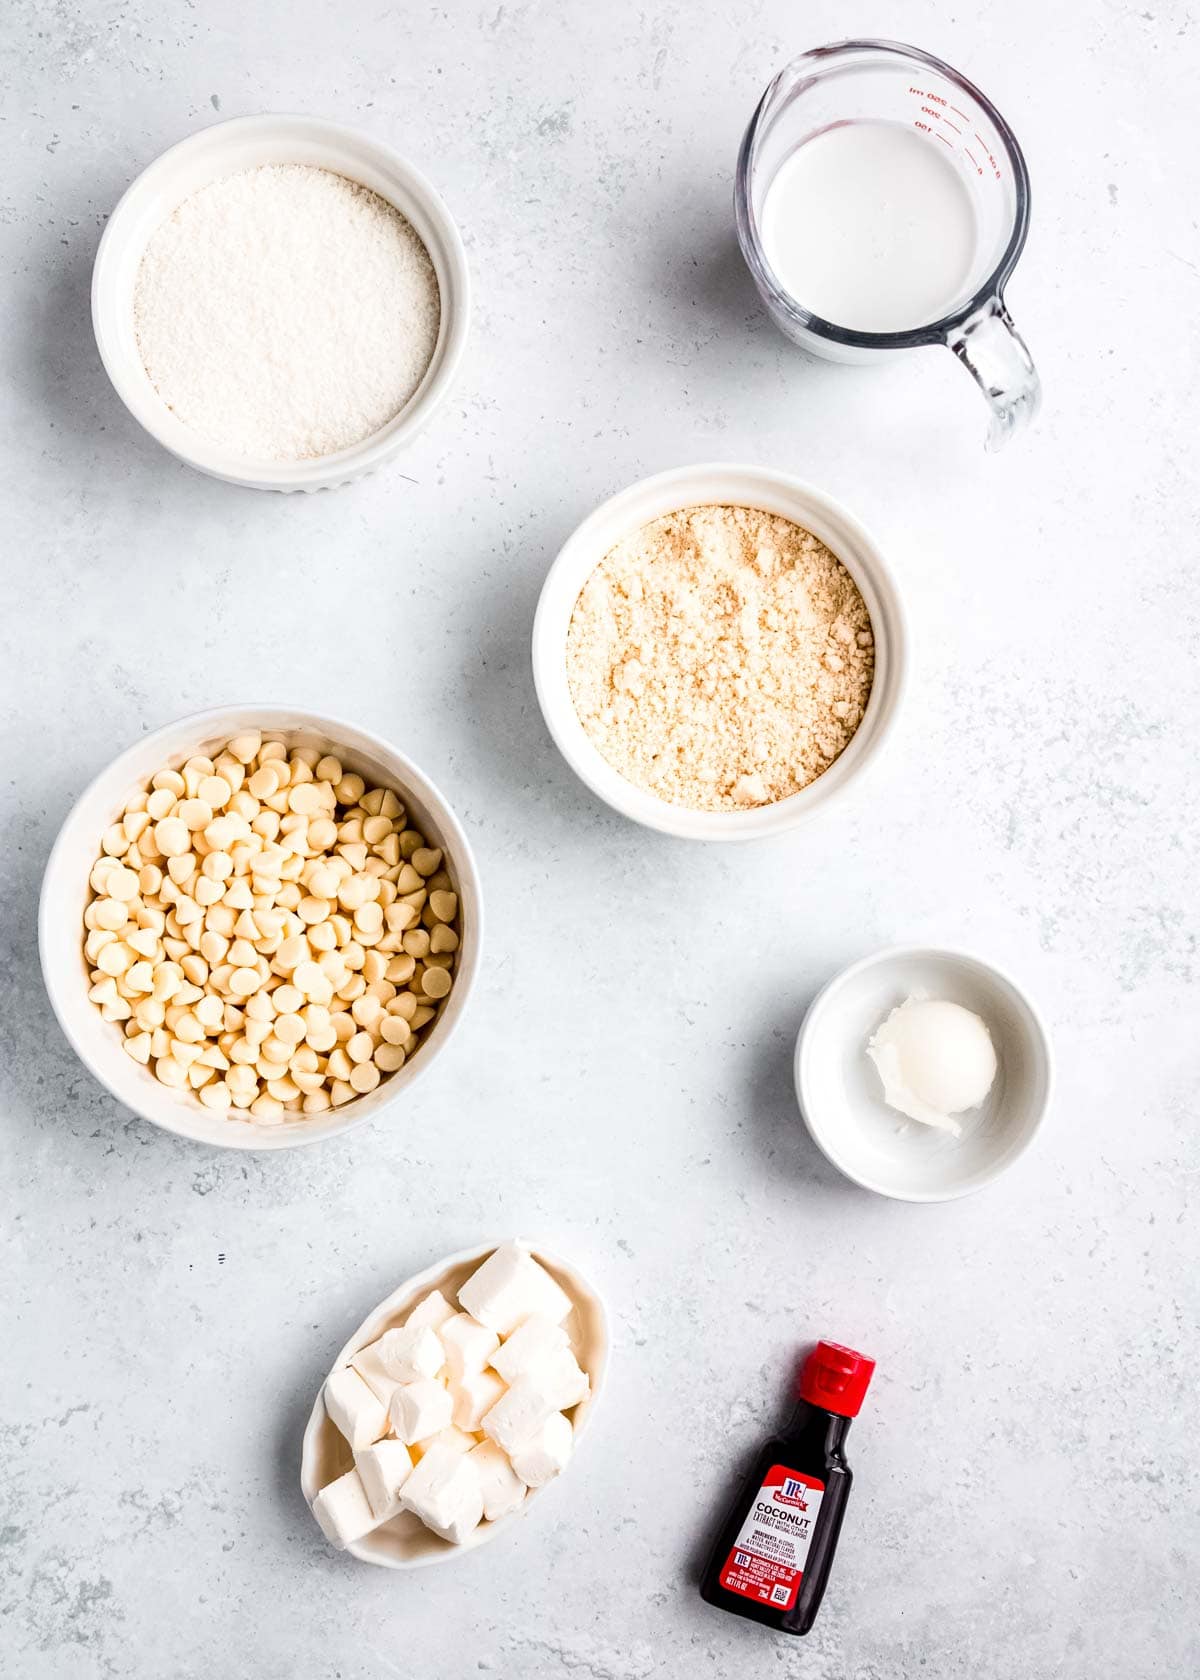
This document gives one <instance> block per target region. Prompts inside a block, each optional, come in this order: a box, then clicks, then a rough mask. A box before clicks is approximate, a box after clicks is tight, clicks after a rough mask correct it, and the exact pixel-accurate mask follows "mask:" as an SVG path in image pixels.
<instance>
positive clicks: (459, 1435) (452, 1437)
mask: <svg viewBox="0 0 1200 1680" xmlns="http://www.w3.org/2000/svg"><path fill="white" fill-rule="evenodd" d="M475 1444H476V1443H475V1437H474V1435H468V1434H467V1432H466V1430H465V1429H460V1428H459V1427H458V1425H457V1424H455V1423H448V1424H447V1425H446V1427H445V1429H439V1430H438V1432H437V1434H436V1435H433V1436H431V1437H430V1439H429V1440H428V1441H420V1442H418V1443H417V1445H416V1446H414V1448H413V1456H414V1461H415V1462H416V1463H418V1464H419V1463H420V1461H421V1458H422V1457H423V1456H424V1454H425V1453H427V1452H431V1451H432V1450H433V1448H434V1447H450V1448H452V1449H453V1450H454V1451H455V1452H456V1453H469V1452H470V1450H471V1448H472V1447H473V1446H474V1445H475Z"/></svg>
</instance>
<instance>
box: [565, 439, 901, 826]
mask: <svg viewBox="0 0 1200 1680" xmlns="http://www.w3.org/2000/svg"><path fill="white" fill-rule="evenodd" d="M904 665H905V626H904V615H903V611H902V608H901V605H900V600H899V597H898V594H897V591H896V588H895V585H894V583H893V581H892V578H891V574H890V571H889V570H888V567H887V564H886V562H885V560H884V558H883V556H882V554H881V552H880V550H879V547H878V545H877V544H876V543H875V541H874V540H873V539H872V538H871V537H870V535H869V534H868V533H867V532H866V531H865V530H864V529H863V527H862V526H861V525H860V524H859V523H858V521H857V520H856V519H854V518H853V517H852V516H851V515H850V514H849V513H848V512H847V511H846V509H845V508H843V507H841V506H840V505H839V504H838V503H837V502H835V501H834V500H833V499H832V498H831V497H829V496H826V495H825V494H824V493H823V492H821V491H819V490H815V489H813V488H812V487H811V486H810V485H806V484H804V483H802V482H801V481H800V480H798V479H794V478H791V477H790V476H788V475H787V474H784V473H778V472H773V471H770V470H768V469H765V468H761V467H746V466H727V465H719V464H718V465H700V466H693V467H682V468H678V469H676V470H674V471H671V472H666V473H660V474H659V475H658V476H657V477H654V478H649V479H645V480H643V481H642V482H640V483H638V484H635V485H632V486H631V487H630V488H629V489H627V490H624V491H622V492H621V493H620V494H619V495H617V496H614V497H613V498H612V499H611V500H610V501H607V502H605V503H604V504H603V505H602V506H601V507H599V508H597V510H596V511H595V512H594V513H593V514H591V515H590V517H589V518H588V519H586V520H585V521H584V523H583V524H582V525H581V526H580V527H579V528H578V529H577V530H576V531H575V533H574V534H573V535H572V536H571V537H570V539H569V540H568V542H567V543H566V545H565V547H564V548H563V549H562V551H561V552H560V554H559V555H558V558H557V559H556V560H555V562H554V565H553V566H552V567H551V570H550V573H549V575H548V577H547V579H546V582H545V585H544V586H543V589H542V594H541V599H540V601H539V604H538V611H537V618H536V621H535V625H534V635H533V667H534V678H535V682H536V685H537V691H538V699H539V701H540V704H541V707H542V712H543V715H544V716H545V719H546V723H547V726H548V727H549V729H550V733H551V734H552V736H553V737H554V740H555V742H556V744H557V745H558V747H559V749H560V751H561V752H562V754H563V756H564V757H565V758H566V760H567V763H568V764H569V765H570V766H571V768H572V769H573V770H574V771H575V772H576V774H577V775H578V776H579V777H580V778H581V779H582V780H583V781H584V782H585V783H586V784H587V786H588V787H590V788H591V789H592V791H593V792H594V793H596V794H598V795H599V796H600V797H601V798H602V799H604V800H606V801H607V803H608V804H610V805H612V806H613V807H614V808H615V809H616V810H618V811H620V812H621V813H622V814H623V815H625V816H627V817H631V818H633V819H634V821H636V822H640V823H644V824H645V825H647V826H648V827H650V828H656V829H659V830H661V831H662V832H664V833H667V834H673V835H677V836H679V837H681V838H685V839H699V840H746V839H753V838H756V837H760V836H764V835H768V834H776V833H779V832H780V831H781V830H783V829H787V828H791V827H793V826H795V825H796V824H797V823H799V822H802V821H804V820H806V819H807V818H808V817H809V816H810V815H812V814H813V813H814V812H815V811H817V810H818V809H820V808H821V807H823V806H824V805H826V804H827V803H828V802H829V800H830V799H831V798H832V797H833V796H834V795H836V794H837V793H838V792H840V791H841V790H843V789H844V788H846V787H848V786H849V785H851V784H852V783H853V782H854V781H855V780H856V779H857V778H858V776H859V775H860V774H861V773H862V771H863V770H864V769H865V768H866V767H867V766H868V765H869V764H870V763H871V762H872V761H873V760H874V759H875V758H876V757H877V755H878V753H879V751H880V748H881V747H882V745H883V743H884V740H885V738H886V736H887V735H888V733H889V732H890V729H891V726H892V723H893V721H894V719H895V716H896V712H897V708H898V706H899V702H900V697H901V691H902V688H903V681H904Z"/></svg>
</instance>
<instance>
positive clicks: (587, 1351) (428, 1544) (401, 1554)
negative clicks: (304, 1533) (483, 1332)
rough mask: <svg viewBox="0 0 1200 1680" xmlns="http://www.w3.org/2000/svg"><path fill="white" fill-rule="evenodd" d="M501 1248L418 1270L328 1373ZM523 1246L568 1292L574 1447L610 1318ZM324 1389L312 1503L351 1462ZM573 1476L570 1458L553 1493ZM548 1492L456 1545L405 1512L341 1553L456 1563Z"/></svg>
mask: <svg viewBox="0 0 1200 1680" xmlns="http://www.w3.org/2000/svg"><path fill="white" fill-rule="evenodd" d="M499 1246H500V1245H499V1244H498V1243H494V1242H491V1243H487V1244H485V1245H484V1246H483V1247H482V1248H471V1249H466V1250H464V1251H463V1252H462V1253H461V1254H452V1255H450V1256H449V1258H448V1259H445V1260H441V1261H439V1262H438V1264H437V1265H436V1266H430V1267H428V1268H427V1269H426V1270H425V1271H423V1272H419V1273H418V1274H417V1276H416V1277H412V1278H409V1280H408V1282H407V1283H402V1284H401V1285H400V1287H399V1288H398V1289H395V1290H393V1292H392V1293H391V1294H390V1295H389V1296H388V1298H387V1300H386V1301H381V1302H380V1303H379V1305H378V1306H377V1307H376V1308H375V1310H374V1312H372V1313H371V1314H370V1316H369V1317H368V1318H366V1319H365V1320H364V1321H363V1323H362V1324H360V1325H359V1327H358V1329H357V1330H356V1331H355V1332H354V1334H353V1336H351V1338H350V1340H349V1341H348V1342H347V1343H346V1345H345V1347H344V1348H343V1349H342V1351H341V1352H340V1353H339V1354H338V1356H337V1359H336V1360H335V1361H334V1365H333V1369H334V1370H335V1371H336V1370H340V1369H341V1367H342V1366H343V1365H347V1364H348V1363H349V1362H350V1360H351V1359H352V1358H353V1357H354V1355H355V1354H356V1353H357V1352H358V1351H359V1349H360V1348H364V1347H369V1346H370V1344H371V1343H372V1342H376V1341H378V1340H379V1338H380V1336H382V1335H383V1333H384V1331H385V1330H391V1329H395V1328H396V1327H397V1326H398V1325H400V1324H402V1323H403V1322H404V1320H405V1319H406V1318H407V1317H408V1315H409V1313H410V1312H411V1311H412V1309H413V1308H414V1307H415V1306H416V1304H417V1302H418V1301H420V1300H421V1299H422V1297H423V1296H425V1295H428V1294H429V1292H430V1291H431V1290H433V1289H440V1290H441V1291H442V1293H443V1295H445V1296H447V1297H448V1298H449V1299H450V1300H454V1299H455V1297H456V1296H457V1294H458V1291H459V1290H460V1289H461V1288H462V1286H463V1284H464V1283H465V1282H466V1281H467V1279H468V1278H469V1277H470V1275H471V1273H472V1272H473V1271H475V1269H476V1268H477V1267H478V1266H481V1265H482V1264H483V1262H484V1261H485V1260H486V1259H487V1258H488V1256H489V1255H491V1254H494V1253H495V1251H496V1249H497V1248H498V1247H499ZM526 1246H527V1247H528V1248H529V1249H530V1251H531V1253H532V1254H533V1257H534V1259H535V1260H537V1261H539V1262H540V1264H541V1265H543V1266H545V1268H546V1269H547V1271H548V1272H549V1273H550V1274H551V1276H552V1277H553V1278H554V1280H555V1282H556V1283H557V1284H559V1285H560V1287H561V1288H563V1289H565V1290H566V1292H567V1294H568V1295H569V1296H570V1297H571V1301H572V1304H573V1309H574V1310H573V1311H572V1313H571V1314H570V1316H569V1317H568V1319H567V1322H566V1329H567V1332H568V1334H569V1335H570V1337H571V1350H572V1352H573V1353H574V1355H575V1357H576V1359H577V1360H578V1361H579V1363H580V1365H582V1367H583V1369H584V1370H585V1371H586V1372H587V1374H588V1377H589V1378H590V1379H591V1385H592V1387H591V1393H590V1394H589V1395H588V1397H587V1399H586V1400H582V1401H580V1403H579V1404H578V1405H577V1406H574V1407H572V1408H571V1423H572V1426H573V1428H574V1431H575V1439H576V1441H578V1439H579V1437H580V1435H581V1434H582V1433H583V1431H584V1429H585V1428H586V1427H587V1426H588V1425H589V1424H590V1423H591V1421H592V1415H593V1413H594V1412H595V1410H596V1402H597V1401H598V1400H599V1398H600V1392H601V1390H602V1388H603V1387H604V1380H605V1377H606V1376H607V1374H608V1360H609V1351H610V1345H611V1344H610V1335H609V1327H608V1313H607V1310H606V1309H605V1305H604V1301H603V1299H602V1297H601V1296H600V1295H599V1294H598V1293H597V1291H596V1290H595V1288H594V1287H593V1286H592V1285H591V1284H590V1283H588V1282H587V1280H586V1279H585V1278H584V1277H583V1275H582V1274H581V1273H580V1272H579V1271H577V1270H576V1268H575V1267H574V1266H569V1265H568V1264H567V1262H566V1261H565V1260H560V1259H559V1258H558V1257H557V1256H556V1255H554V1254H548V1253H547V1252H546V1250H545V1249H544V1248H542V1247H541V1246H540V1244H537V1243H530V1244H527V1245H526ZM324 1391H325V1385H324V1384H323V1383H322V1385H321V1391H320V1393H318V1395H317V1397H316V1399H315V1400H314V1401H313V1407H312V1411H311V1413H310V1414H309V1419H308V1424H307V1427H306V1428H305V1431H304V1445H303V1448H302V1450H301V1456H300V1487H301V1490H302V1491H303V1494H304V1497H305V1499H307V1500H308V1503H309V1504H310V1505H311V1504H312V1502H313V1500H314V1499H315V1498H316V1496H317V1494H318V1493H319V1492H320V1491H321V1489H322V1488H323V1487H325V1486H327V1485H328V1483H330V1482H332V1481H334V1480H335V1479H336V1478H337V1477H338V1476H341V1475H343V1474H344V1473H345V1472H346V1471H347V1470H349V1469H350V1468H351V1466H352V1465H353V1463H354V1456H353V1454H352V1453H351V1451H350V1447H349V1444H348V1443H347V1442H346V1440H345V1439H344V1438H343V1436H342V1435H341V1434H340V1433H339V1431H338V1430H337V1428H336V1427H335V1426H334V1425H333V1424H332V1423H331V1422H330V1421H329V1417H328V1414H327V1413H326V1411H325V1399H324ZM573 1470H574V1455H572V1462H571V1463H570V1464H568V1465H567V1468H566V1469H565V1470H564V1471H563V1474H562V1476H560V1477H558V1478H557V1479H556V1481H555V1482H553V1483H551V1484H550V1487H556V1486H558V1485H559V1484H560V1483H561V1482H562V1481H564V1480H565V1481H567V1482H570V1480H571V1474H572V1471H573ZM550 1487H544V1488H531V1489H530V1491H529V1495H528V1497H527V1498H526V1499H525V1500H524V1501H523V1503H522V1504H521V1505H520V1506H519V1507H518V1509H517V1510H515V1511H512V1512H510V1513H509V1515H508V1516H506V1517H498V1518H497V1519H496V1520H495V1521H494V1522H484V1523H480V1525H479V1527H478V1528H477V1529H476V1530H475V1531H474V1533H473V1534H471V1535H470V1536H468V1538H467V1540H466V1541H465V1542H464V1543H463V1544H462V1545H461V1546H454V1545H451V1544H449V1543H448V1542H447V1541H445V1540H439V1539H438V1537H437V1535H436V1534H434V1533H433V1532H432V1531H431V1530H430V1529H428V1528H426V1527H425V1525H424V1523H422V1522H421V1521H420V1519H419V1518H417V1517H414V1516H412V1515H411V1514H410V1513H402V1514H401V1515H400V1516H398V1517H393V1518H392V1520H391V1522H387V1523H384V1524H383V1526H382V1527H381V1528H376V1529H374V1530H372V1532H371V1533H370V1534H365V1535H364V1536H363V1538H362V1539H361V1540H357V1541H355V1542H354V1544H353V1545H351V1546H347V1548H346V1550H347V1551H348V1552H349V1553H350V1556H351V1557H356V1558H359V1559H361V1561H362V1562H363V1563H375V1564H378V1565H379V1566H380V1567H381V1568H383V1569H420V1568H423V1567H424V1566H425V1565H427V1564H431V1563H453V1562H454V1561H455V1560H456V1559H458V1558H462V1557H466V1556H467V1555H468V1553H470V1552H472V1551H474V1550H475V1549H476V1548H477V1547H479V1546H482V1545H484V1544H485V1543H486V1542H487V1541H489V1540H494V1539H495V1538H496V1536H497V1535H498V1534H501V1533H502V1532H504V1530H505V1529H508V1528H511V1527H512V1525H513V1523H514V1522H516V1521H518V1520H519V1519H521V1518H523V1517H526V1516H528V1515H529V1513H530V1511H531V1510H534V1511H540V1510H542V1509H543V1508H544V1504H545V1499H546V1495H547V1494H548V1493H549V1491H550Z"/></svg>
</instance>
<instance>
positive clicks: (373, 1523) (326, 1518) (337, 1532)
mask: <svg viewBox="0 0 1200 1680" xmlns="http://www.w3.org/2000/svg"><path fill="white" fill-rule="evenodd" d="M312 1514H313V1516H314V1517H316V1519H317V1521H318V1522H319V1523H320V1525H321V1532H322V1534H324V1536H325V1538H326V1540H328V1541H330V1542H331V1543H332V1544H333V1545H335V1546H337V1547H338V1548H339V1550H341V1549H343V1548H345V1547H346V1546H352V1545H353V1544H354V1542H355V1541H356V1540H361V1539H362V1537H363V1535H364V1534H369V1533H370V1532H371V1530H372V1529H373V1528H378V1526H379V1518H378V1517H377V1516H376V1515H375V1513H374V1511H372V1509H371V1502H370V1500H369V1499H368V1498H367V1494H366V1489H365V1488H364V1487H363V1484H362V1479H361V1477H360V1476H359V1474H358V1471H357V1470H347V1472H346V1474H345V1475H344V1476H339V1477H338V1479H337V1481H336V1482H330V1483H329V1484H328V1486H326V1487H323V1488H322V1489H321V1491H320V1493H318V1494H317V1496H316V1498H315V1499H314V1500H313V1502H312Z"/></svg>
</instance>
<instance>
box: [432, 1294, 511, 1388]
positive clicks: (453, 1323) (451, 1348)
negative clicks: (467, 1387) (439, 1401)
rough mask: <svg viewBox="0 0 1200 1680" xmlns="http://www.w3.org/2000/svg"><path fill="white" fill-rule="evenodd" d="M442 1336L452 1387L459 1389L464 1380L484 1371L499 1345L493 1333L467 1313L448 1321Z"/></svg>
mask: <svg viewBox="0 0 1200 1680" xmlns="http://www.w3.org/2000/svg"><path fill="white" fill-rule="evenodd" d="M439 1334H440V1336H441V1343H442V1346H443V1348H444V1349H445V1350H446V1376H447V1379H448V1380H449V1382H450V1385H451V1387H453V1388H457V1387H460V1386H461V1384H462V1380H463V1378H464V1377H470V1376H474V1374H475V1373H476V1372H477V1371H482V1370H484V1369H485V1367H486V1366H487V1365H488V1363H489V1361H490V1360H491V1357H492V1355H493V1354H494V1353H495V1351H496V1349H497V1347H498V1346H499V1345H500V1338H499V1336H497V1334H496V1332H495V1331H494V1330H488V1329H487V1328H486V1327H485V1326H484V1325H482V1324H479V1323H478V1322H477V1321H476V1320H475V1319H473V1318H472V1317H471V1315H470V1313H465V1312H461V1313H456V1314H455V1315H454V1317H453V1318H450V1319H447V1320H446V1322H445V1324H443V1325H442V1328H441V1331H440V1332H439Z"/></svg>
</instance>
